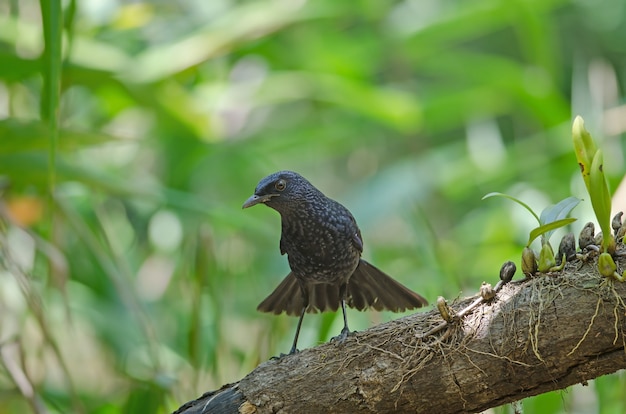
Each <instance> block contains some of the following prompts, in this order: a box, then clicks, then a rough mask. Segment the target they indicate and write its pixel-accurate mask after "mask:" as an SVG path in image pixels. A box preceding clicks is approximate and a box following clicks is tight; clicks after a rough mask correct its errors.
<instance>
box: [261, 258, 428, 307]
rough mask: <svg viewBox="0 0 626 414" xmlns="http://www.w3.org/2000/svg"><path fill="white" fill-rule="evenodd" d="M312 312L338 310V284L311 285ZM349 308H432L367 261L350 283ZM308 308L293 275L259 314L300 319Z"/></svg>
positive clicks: (359, 267)
mask: <svg viewBox="0 0 626 414" xmlns="http://www.w3.org/2000/svg"><path fill="white" fill-rule="evenodd" d="M307 289H308V293H309V303H308V306H307V309H306V311H307V312H309V313H315V312H325V311H336V310H337V309H338V308H339V305H340V302H341V298H340V297H339V286H338V285H334V284H321V283H320V284H309V285H307ZM346 299H347V301H346V303H347V305H348V306H350V307H351V308H355V309H358V310H365V309H367V308H370V307H371V308H374V309H376V310H379V311H380V310H383V309H385V310H390V311H392V312H402V311H405V310H407V309H415V308H421V307H422V306H426V305H428V302H427V301H426V299H424V298H423V297H421V296H420V295H418V294H417V293H415V292H413V291H412V290H410V289H409V288H407V287H405V286H404V285H402V284H401V283H399V282H396V281H395V280H393V279H392V278H391V277H390V276H388V275H386V274H385V273H383V272H382V271H381V270H379V269H377V268H376V267H374V266H372V265H371V264H369V263H368V262H366V261H365V260H362V259H361V260H360V261H359V265H358V266H357V268H356V270H355V271H354V273H353V274H352V276H351V277H350V280H349V281H348V289H347V298H346ZM304 306H305V303H304V297H303V295H302V290H301V288H300V283H299V282H298V280H297V279H296V277H295V276H294V275H293V273H289V274H288V275H287V277H285V278H284V279H283V281H282V282H280V284H279V285H278V287H276V289H274V291H273V292H272V293H271V294H270V295H269V296H268V297H267V298H265V300H264V301H263V302H261V304H259V306H258V307H257V310H258V311H261V312H271V313H274V314H277V315H278V314H280V313H282V312H285V313H286V314H287V315H295V316H298V315H300V313H301V312H302V308H303V307H304Z"/></svg>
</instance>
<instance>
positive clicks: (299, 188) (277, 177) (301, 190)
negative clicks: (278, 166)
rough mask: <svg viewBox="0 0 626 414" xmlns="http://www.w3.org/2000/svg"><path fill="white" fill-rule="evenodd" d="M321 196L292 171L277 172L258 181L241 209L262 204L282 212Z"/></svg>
mask: <svg viewBox="0 0 626 414" xmlns="http://www.w3.org/2000/svg"><path fill="white" fill-rule="evenodd" d="M317 195H320V196H321V195H322V194H321V193H320V192H319V190H317V189H316V188H315V187H313V185H312V184H311V183H309V182H308V181H307V180H306V179H305V178H304V177H302V176H301V175H300V174H298V173H295V172H293V171H279V172H276V173H274V174H270V175H268V176H267V177H265V178H263V179H262V180H261V181H259V184H258V185H257V186H256V189H255V190H254V194H253V195H252V196H250V198H248V199H247V200H246V202H245V203H243V206H242V208H248V207H252V206H254V205H256V204H260V203H263V204H265V205H267V206H268V207H271V208H273V209H275V210H278V211H279V212H280V211H284V210H286V209H289V208H290V207H296V206H297V205H299V204H301V203H303V202H306V201H308V200H310V199H311V198H314V197H315V196H317Z"/></svg>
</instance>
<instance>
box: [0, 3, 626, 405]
mask: <svg viewBox="0 0 626 414" xmlns="http://www.w3.org/2000/svg"><path fill="white" fill-rule="evenodd" d="M0 11H1V12H0V178H1V180H0V187H1V191H2V199H1V205H0V207H1V208H0V215H1V227H0V230H1V231H0V237H1V238H0V246H1V248H2V251H1V253H2V255H1V259H2V261H1V271H0V315H1V316H0V345H1V348H0V350H1V352H0V360H1V364H0V390H2V391H1V392H0V414H2V413H13V412H24V411H29V410H30V411H33V412H76V413H80V412H90V413H107V414H109V413H130V412H142V413H153V412H154V413H163V412H168V411H171V410H172V409H174V408H176V407H178V405H179V404H181V403H183V402H185V401H187V400H189V399H192V398H194V397H196V396H198V395H199V394H201V393H202V392H204V391H207V390H209V389H214V388H217V387H219V386H220V385H221V384H222V383H226V382H232V381H235V380H237V379H239V378H240V377H241V376H243V375H245V374H246V373H247V372H249V371H250V370H251V369H253V368H254V367H255V366H256V365H257V364H258V363H259V362H261V361H264V360H266V359H267V358H268V357H270V356H271V355H275V354H277V353H279V352H281V351H283V352H284V351H285V350H287V347H288V346H289V342H290V340H291V336H292V334H293V330H294V329H295V323H296V320H295V319H294V318H289V317H286V316H280V317H275V316H272V315H263V314H258V313H257V312H256V311H255V308H256V304H257V303H259V302H260V301H261V300H262V299H263V298H264V297H265V295H267V294H269V292H270V291H271V290H272V289H273V287H274V286H275V285H276V284H277V283H278V282H279V281H280V280H281V278H282V277H283V276H284V275H285V274H286V273H287V271H288V268H287V263H286V259H285V258H284V257H282V256H280V254H279V251H278V240H279V233H280V224H279V217H278V215H277V214H275V212H273V211H271V210H269V209H264V208H261V207H259V208H256V209H252V210H246V211H242V210H241V204H242V203H243V201H244V200H245V199H246V198H247V197H248V196H249V195H250V194H251V192H252V191H253V189H254V187H255V185H256V183H257V181H258V180H259V179H260V178H262V177H263V176H265V175H267V174H268V173H271V172H273V171H276V170H280V169H294V170H297V171H299V172H300V173H302V174H303V175H304V176H306V177H308V178H309V179H310V180H311V181H312V182H313V183H314V184H315V185H316V186H318V187H319V188H320V189H321V190H322V191H324V192H325V193H326V194H328V195H330V196H332V197H333V198H335V199H338V200H339V201H341V202H342V203H343V204H345V205H346V206H348V207H349V208H350V209H351V210H352V212H353V214H354V215H355V216H356V218H357V220H358V221H359V224H360V226H361V229H362V232H363V235H364V238H365V244H366V248H365V255H366V257H369V258H371V259H372V260H373V261H374V263H376V264H377V265H378V266H380V267H381V268H382V269H384V270H385V271H387V272H388V273H390V274H391V275H393V276H394V277H395V278H397V279H398V280H400V281H402V282H403V283H405V284H406V285H408V286H409V287H411V288H413V289H414V290H416V291H418V292H420V293H422V294H423V295H424V296H426V297H427V298H429V299H430V300H431V301H433V302H434V299H435V298H436V297H437V296H438V295H444V296H447V297H449V298H453V297H456V296H459V295H470V294H473V293H474V292H475V291H476V290H477V289H478V287H479V285H480V283H481V282H482V281H483V280H486V281H491V282H493V281H495V280H496V279H497V277H498V269H499V268H500V265H501V263H503V262H504V261H506V260H515V261H517V260H518V258H519V254H520V252H521V249H522V246H523V245H524V243H525V242H526V237H527V234H528V231H529V230H530V229H531V228H532V227H533V222H532V217H526V216H527V214H525V212H524V211H522V209H521V208H520V207H519V206H514V205H512V203H498V202H494V201H493V200H492V201H490V202H481V198H482V196H483V195H485V194H487V193H489V192H492V191H501V192H506V193H507V194H511V195H513V196H515V197H517V198H519V199H522V200H523V201H524V202H526V203H527V204H529V205H530V206H531V207H532V208H533V209H536V210H540V209H542V208H544V207H545V206H547V205H549V204H552V203H554V202H556V201H557V200H561V199H563V198H565V197H568V196H570V195H574V196H578V197H581V198H584V194H585V193H584V186H583V184H582V180H581V179H580V174H579V171H578V166H577V165H576V158H575V156H574V153H573V149H572V146H571V135H570V131H571V120H572V118H573V117H572V115H574V114H581V115H583V116H584V117H585V120H586V123H587V128H588V129H589V130H590V131H593V134H594V136H596V137H597V138H599V139H600V141H601V143H600V145H601V146H602V147H603V148H605V153H606V159H605V165H606V167H607V168H606V170H607V173H608V175H609V177H608V178H609V184H610V185H611V186H612V187H615V186H616V184H617V182H618V180H619V179H620V178H621V174H622V171H623V170H624V147H623V140H622V139H621V138H622V136H623V135H624V132H625V131H626V124H625V123H624V119H626V106H625V100H626V99H625V97H626V93H625V91H626V85H625V82H626V78H625V75H626V59H624V56H625V55H626V43H625V42H624V39H626V3H624V2H623V0H571V1H568V0H509V1H504V0H475V1H471V2H468V1H460V0H420V1H418V0H404V1H381V0H357V1H352V2H337V1H334V0H317V1H306V0H293V1H288V0H262V1H236V0H211V1H204V0H187V1H165V0H160V1H152V2H141V1H124V0H100V1H87V0H83V1H77V0H68V1H65V2H61V1H60V0H41V1H40V2H39V3H38V2H35V1H34V0H22V1H18V0H5V1H4V2H2V3H0ZM583 204H584V205H583ZM583 204H581V206H580V207H579V208H578V209H577V213H578V214H576V216H578V217H581V216H583V217H582V219H581V220H579V221H577V222H576V223H575V224H574V226H573V230H574V231H578V230H580V228H581V227H582V226H583V224H584V223H585V217H584V216H585V214H587V215H588V217H587V218H589V217H591V213H590V211H591V210H590V209H591V208H590V205H589V202H588V200H586V201H585V202H584V203H583ZM583 210H584V211H583ZM535 247H536V246H535ZM349 317H350V318H351V321H352V323H351V326H352V327H353V328H354V329H358V330H360V329H365V328H367V327H368V326H371V325H372V324H374V323H379V322H382V321H386V320H390V319H393V318H396V317H398V316H397V315H393V314H388V313H380V314H378V313H375V312H367V313H358V312H351V313H350V315H349ZM339 319H340V318H338V317H337V315H333V314H325V315H323V316H320V315H317V316H309V317H307V318H306V320H305V323H304V327H303V331H302V336H301V346H302V347H305V346H313V345H315V344H316V343H319V342H322V341H326V340H328V338H329V337H330V336H332V335H334V334H336V333H337V332H339V330H340V329H341V321H340V320H339ZM589 389H590V387H588V388H587V390H589ZM618 389H621V390H623V389H624V377H623V375H622V376H619V375H613V376H610V377H606V378H603V379H602V380H601V381H600V380H599V381H595V382H594V387H593V390H594V391H595V392H586V393H585V394H584V396H585V398H587V405H585V407H590V409H591V410H595V411H596V412H602V413H611V412H622V411H623V407H624V397H623V392H622V393H620V392H615V390H618ZM577 395H579V393H577V392H568V391H564V392H558V393H550V394H547V395H543V396H540V397H537V398H534V399H529V400H527V401H526V402H525V403H524V405H525V406H527V407H530V408H529V410H531V411H533V409H532V407H535V406H539V405H541V412H542V413H548V412H550V413H556V412H563V411H566V412H578V411H576V407H578V406H580V401H578V400H576V398H582V397H580V396H579V397H576V396H577ZM548 402H549V403H548ZM499 411H500V412H504V411H507V409H506V408H501V409H499ZM586 412H591V411H586Z"/></svg>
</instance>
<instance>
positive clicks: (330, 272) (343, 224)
mask: <svg viewBox="0 0 626 414" xmlns="http://www.w3.org/2000/svg"><path fill="white" fill-rule="evenodd" d="M257 204H265V205H266V206H268V207H270V208H272V209H274V210H276V211H277V212H278V213H279V214H280V216H281V238H280V253H281V254H282V255H285V254H286V255H287V260H288V262H289V267H290V269H291V272H289V274H288V275H287V276H286V277H285V278H284V279H283V281H282V282H281V283H280V284H279V285H278V287H276V289H275V290H274V291H273V292H272V293H271V294H270V295H269V296H268V297H267V298H266V299H265V300H263V301H262V302H261V303H260V304H259V306H258V307H257V310H258V311H261V312H268V313H274V314H276V315H278V314H281V313H282V312H285V313H286V314H287V315H292V316H297V315H298V314H299V315H300V319H299V320H298V325H297V327H296V334H295V337H294V339H293V344H292V347H291V350H290V351H289V355H291V354H294V353H296V352H298V350H297V344H298V336H299V335H300V328H301V327H302V321H303V319H304V315H305V313H316V312H325V311H333V312H335V311H337V309H338V308H339V307H340V306H341V310H342V312H343V324H344V326H343V329H342V330H341V333H340V334H339V335H338V336H337V337H335V338H333V339H334V340H336V341H338V342H343V341H344V340H345V339H346V338H347V337H348V335H349V333H350V329H349V327H348V318H347V315H346V306H349V307H351V308H355V309H357V310H359V311H362V310H365V309H368V308H373V309H375V310H378V311H380V310H390V311H392V312H401V311H405V310H409V309H415V308H420V307H422V306H426V305H428V301H427V300H426V299H424V298H423V297H422V296H420V295H418V294H417V293H415V292H413V291H412V290H410V289H409V288H407V287H406V286H404V285H402V284H401V283H399V282H397V281H396V280H394V279H392V278H391V277H390V276H388V275H387V274H386V273H384V272H383V271H381V270H379V269H378V268H376V267H375V266H374V265H372V264H370V263H368V262H367V261H365V260H363V259H362V258H361V254H362V253H363V238H362V237H361V230H360V229H359V226H358V225H357V223H356V220H355V219H354V216H353V215H352V213H350V211H349V210H348V209H347V208H346V207H344V206H343V205H342V204H340V203H339V202H337V201H335V200H333V199H331V198H329V197H326V196H325V195H324V194H323V193H322V192H321V191H320V190H318V189H317V188H316V187H314V186H313V184H311V183H310V182H309V181H308V180H307V179H306V178H304V177H303V176H301V175H300V174H298V173H296V172H294V171H286V170H285V171H278V172H275V173H273V174H270V175H268V176H267V177H265V178H263V179H262V180H261V181H260V182H259V183H258V185H257V186H256V189H255V190H254V194H252V196H250V197H249V198H248V199H247V200H246V201H245V202H244V203H243V206H242V208H244V209H245V208H249V207H252V206H255V205H257ZM281 355H282V354H281Z"/></svg>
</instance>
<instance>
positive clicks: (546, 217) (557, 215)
mask: <svg viewBox="0 0 626 414" xmlns="http://www.w3.org/2000/svg"><path fill="white" fill-rule="evenodd" d="M579 203H580V199H579V198H576V197H567V198H566V199H563V200H561V201H559V202H558V203H556V204H555V205H553V206H549V207H546V208H545V209H544V210H543V211H542V212H541V216H540V217H539V220H540V223H541V224H548V223H552V222H555V221H557V220H561V219H564V218H565V217H567V215H568V214H569V213H570V212H571V211H572V210H573V209H574V208H575V207H576V206H577V205H578V204H579ZM553 232H554V230H551V231H547V232H546V233H545V234H544V237H545V238H546V240H550V236H552V233H553Z"/></svg>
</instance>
